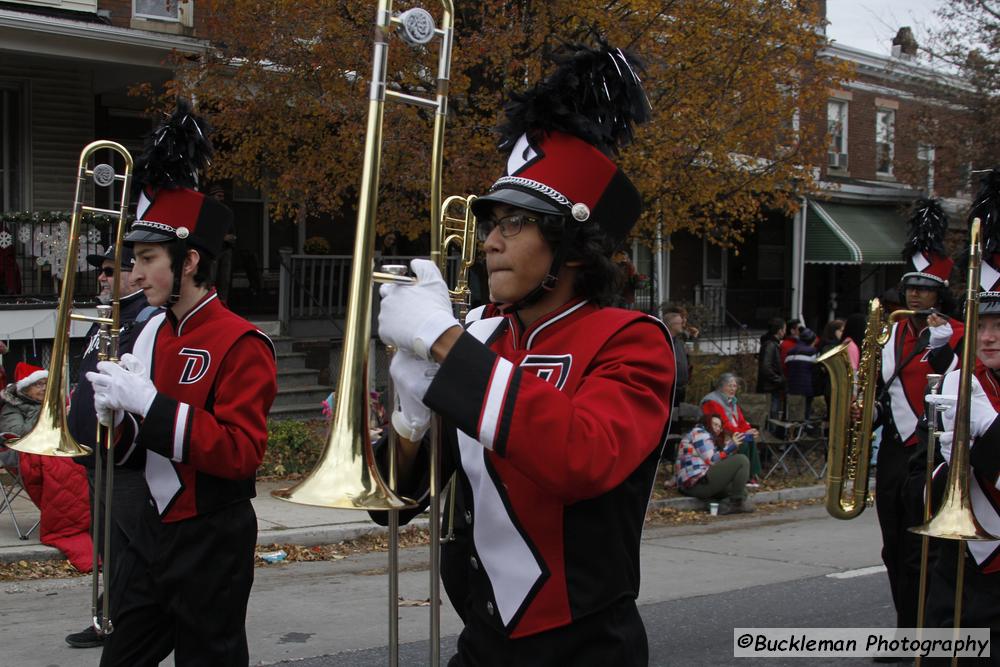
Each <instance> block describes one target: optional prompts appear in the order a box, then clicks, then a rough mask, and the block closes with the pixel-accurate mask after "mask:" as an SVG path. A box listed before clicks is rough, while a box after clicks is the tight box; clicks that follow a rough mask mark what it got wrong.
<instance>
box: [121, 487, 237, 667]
mask: <svg viewBox="0 0 1000 667" xmlns="http://www.w3.org/2000/svg"><path fill="white" fill-rule="evenodd" d="M256 542H257V517H256V515H255V514H254V511H253V507H252V506H251V505H250V501H249V500H243V501H240V502H238V503H236V504H234V505H230V506H228V507H223V508H222V509H219V510H216V511H215V512H212V513H210V514H207V515H204V516H198V517H195V518H192V519H187V520H185V521H178V522H176V523H161V522H160V520H159V517H158V516H157V515H156V512H155V510H154V508H153V507H149V510H148V511H147V512H146V514H145V515H144V516H143V521H142V523H141V527H140V531H139V534H138V535H137V538H136V540H135V541H134V542H133V543H132V544H131V545H130V546H129V549H128V551H127V553H126V555H125V559H124V560H123V562H122V571H121V576H120V577H119V578H118V580H117V581H116V582H115V583H116V584H117V585H120V586H122V588H123V590H121V591H120V600H121V607H120V610H119V612H118V618H114V619H113V620H114V623H115V629H114V632H113V633H112V634H111V635H110V636H109V637H108V639H107V641H106V642H105V644H104V654H103V655H102V656H101V667H119V666H120V667H125V666H128V667H145V666H147V665H148V666H150V667H155V666H156V665H158V664H159V663H160V661H161V660H163V659H164V658H166V657H167V656H168V655H169V654H170V651H174V661H175V664H176V665H178V667H192V666H196V665H197V666H201V665H203V666H204V667H230V666H231V667H237V666H238V667H246V665H247V664H248V663H249V661H250V658H249V650H248V648H247V636H246V611H247V600H248V599H249V597H250V588H251V586H252V585H253V563H254V545H255V544H256ZM116 593H117V591H116Z"/></svg>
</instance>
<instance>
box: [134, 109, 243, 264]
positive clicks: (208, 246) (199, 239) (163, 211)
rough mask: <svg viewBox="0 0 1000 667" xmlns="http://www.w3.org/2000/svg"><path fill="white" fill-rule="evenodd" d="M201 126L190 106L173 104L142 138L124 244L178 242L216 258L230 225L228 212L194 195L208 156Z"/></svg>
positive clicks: (214, 201) (212, 199)
mask: <svg viewBox="0 0 1000 667" xmlns="http://www.w3.org/2000/svg"><path fill="white" fill-rule="evenodd" d="M208 132H209V128H208V125H207V123H205V121H203V120H202V119H201V118H199V117H198V116H196V115H195V114H194V112H193V111H192V109H191V105H190V104H189V103H188V102H186V101H185V100H178V102H177V110H176V111H175V112H174V114H173V115H172V116H170V118H168V119H167V120H166V121H165V122H164V123H163V124H161V125H160V126H159V127H158V128H157V129H156V130H154V131H153V133H152V134H151V135H150V136H148V137H147V138H146V144H145V147H144V148H143V153H142V155H140V157H139V158H138V159H137V160H136V168H135V180H136V183H137V184H138V185H139V186H140V188H141V190H140V193H139V199H138V203H137V205H136V220H135V222H134V223H132V228H131V230H130V231H129V233H128V234H127V235H126V236H125V245H126V246H132V245H133V244H135V243H165V242H168V241H174V240H181V241H183V242H184V243H185V244H186V245H190V246H192V247H194V248H197V249H198V250H200V251H202V252H205V253H207V254H208V255H210V256H212V257H217V256H218V255H219V253H220V252H221V251H222V243H223V238H224V237H225V235H226V233H227V232H228V231H229V229H230V227H231V226H232V224H233V213H232V211H230V210H229V208H228V207H226V205H225V204H223V203H222V202H220V201H219V200H218V199H216V198H215V197H209V196H206V195H204V194H202V193H201V192H198V191H197V188H198V184H199V183H200V181H201V175H202V172H203V171H204V169H205V168H206V167H207V166H208V164H209V162H210V158H211V157H212V152H213V150H212V144H211V143H210V142H209V140H208Z"/></svg>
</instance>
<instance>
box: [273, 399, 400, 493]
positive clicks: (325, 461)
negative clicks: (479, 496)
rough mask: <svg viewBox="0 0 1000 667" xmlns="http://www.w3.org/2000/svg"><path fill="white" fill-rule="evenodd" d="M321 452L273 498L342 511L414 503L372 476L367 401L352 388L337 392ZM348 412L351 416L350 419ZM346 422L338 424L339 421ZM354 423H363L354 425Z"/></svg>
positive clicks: (375, 476) (277, 491)
mask: <svg viewBox="0 0 1000 667" xmlns="http://www.w3.org/2000/svg"><path fill="white" fill-rule="evenodd" d="M340 397H341V400H342V401H343V402H344V403H347V405H341V404H340V402H338V405H337V409H336V411H335V413H334V420H333V423H332V425H331V429H330V436H329V439H328V441H327V444H326V448H325V449H324V450H323V455H322V457H321V458H320V460H319V462H318V463H317V464H316V467H314V468H313V470H312V472H310V473H309V476H308V477H306V478H305V479H304V480H302V481H301V482H299V483H298V484H296V485H295V486H293V487H291V488H288V489H277V490H275V491H272V492H271V495H273V496H274V497H275V498H280V499H281V500H287V501H289V502H293V503H299V504H300V505H313V506H315V507H330V508H335V509H345V510H401V509H407V508H409V507H414V506H415V505H416V503H414V502H412V501H409V500H407V499H405V498H400V497H398V496H396V494H394V493H392V491H390V490H389V488H388V487H387V486H386V485H385V483H384V482H383V481H382V479H381V478H380V477H378V475H373V474H372V470H373V469H374V467H375V464H374V460H371V461H369V460H368V458H369V456H372V454H371V452H372V449H371V446H370V445H368V440H369V439H370V437H371V436H370V434H369V432H368V419H367V417H368V410H367V407H368V406H367V404H362V403H361V401H360V400H357V399H359V398H360V399H361V400H364V401H367V400H368V397H367V395H365V396H361V395H360V393H359V392H357V391H354V392H351V393H349V394H344V393H340ZM352 415H354V416H355V417H354V418H353V419H352V418H351V417H352ZM344 421H348V422H349V423H348V424H346V425H344V426H342V425H341V422H344ZM357 425H363V427H361V428H358V427H357Z"/></svg>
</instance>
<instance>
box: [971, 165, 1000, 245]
mask: <svg viewBox="0 0 1000 667" xmlns="http://www.w3.org/2000/svg"><path fill="white" fill-rule="evenodd" d="M973 218H979V223H980V225H981V226H980V229H981V230H982V232H981V233H982V239H983V256H984V257H992V255H993V253H995V252H1000V169H991V170H990V171H988V172H987V173H985V174H983V177H982V179H981V180H980V184H979V192H977V193H976V198H975V199H973V200H972V208H971V209H969V222H970V223H971V222H972V219H973Z"/></svg>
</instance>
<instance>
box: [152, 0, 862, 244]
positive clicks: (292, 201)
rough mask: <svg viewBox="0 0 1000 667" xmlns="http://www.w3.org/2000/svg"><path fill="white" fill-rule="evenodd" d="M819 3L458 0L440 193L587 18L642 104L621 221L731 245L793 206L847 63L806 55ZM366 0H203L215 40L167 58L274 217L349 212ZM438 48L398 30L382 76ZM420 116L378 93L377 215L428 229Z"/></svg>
mask: <svg viewBox="0 0 1000 667" xmlns="http://www.w3.org/2000/svg"><path fill="white" fill-rule="evenodd" d="M815 4H816V3H813V2H809V1H808V0H803V1H802V2H790V1H789V0H753V1H750V2H747V1H745V0H711V1H705V0H632V1H629V2H625V1H620V0H605V1H604V2H598V3H589V2H583V3H581V2H578V1H575V2H570V1H568V0H550V1H548V2H544V3H538V2H527V1H524V0H521V1H519V2H510V1H509V0H508V1H497V0H482V1H479V2H476V3H463V2H458V3H456V5H457V6H456V36H455V48H454V53H453V59H452V81H451V90H450V99H449V114H450V115H449V118H448V132H447V143H446V151H445V160H446V162H445V182H444V190H445V193H446V194H450V193H476V192H482V191H483V190H484V189H485V188H486V187H488V185H489V184H490V183H491V179H492V177H493V176H494V175H495V174H496V172H497V168H498V165H499V164H500V162H501V160H502V159H504V158H503V156H501V155H500V153H498V152H497V151H496V146H495V144H496V137H495V135H494V134H493V132H492V129H493V127H495V126H496V125H497V123H498V122H499V121H500V119H501V115H502V105H503V103H504V101H505V100H506V98H507V96H508V95H509V93H510V92H511V91H512V90H518V89H521V88H523V87H524V82H526V81H532V80H537V79H538V78H540V72H541V70H542V68H543V67H545V65H546V62H545V61H546V59H545V58H544V56H545V55H546V54H548V53H551V52H552V51H553V50H555V49H557V48H558V47H559V46H560V44H563V43H566V42H590V41H593V39H594V36H595V35H598V34H599V35H602V36H604V37H606V38H607V40H608V41H609V42H610V43H611V44H614V45H616V46H620V47H622V48H625V47H627V48H629V49H631V50H633V51H634V52H636V53H638V54H640V56H642V58H643V59H644V60H645V63H646V68H645V71H644V72H643V73H642V74H641V76H642V77H643V81H644V84H645V86H646V91H647V94H648V96H649V99H650V102H651V105H652V110H653V118H652V120H651V122H649V123H648V124H646V125H645V126H643V127H641V128H639V129H638V131H637V133H636V141H635V143H634V144H633V145H632V146H630V147H629V149H628V150H627V151H626V152H624V153H623V155H622V156H621V158H620V159H619V162H620V164H621V166H622V168H623V169H624V170H625V171H626V173H628V174H629V175H630V177H631V178H632V180H633V181H634V182H635V184H636V186H637V187H638V188H639V191H640V192H642V193H643V195H644V196H645V198H646V202H645V203H646V212H645V214H644V216H643V219H642V220H641V221H640V223H639V225H637V227H636V230H635V234H636V235H637V236H638V237H640V238H651V237H652V233H653V232H654V231H655V230H657V229H660V230H661V231H662V232H663V233H664V234H666V233H670V232H674V231H678V230H687V231H691V232H694V233H697V234H702V235H707V236H709V237H710V238H711V239H713V240H714V241H715V242H717V243H720V244H724V245H738V244H739V243H740V242H741V241H742V239H743V238H744V235H745V234H746V233H747V232H748V231H749V230H750V229H752V227H753V225H754V224H756V223H757V222H758V221H760V220H761V219H762V218H763V213H764V211H765V210H766V209H779V210H784V211H787V212H791V211H793V210H794V209H795V207H796V206H797V203H796V202H797V201H798V198H799V196H800V195H801V194H802V193H803V192H804V191H808V190H809V189H810V188H811V186H812V178H813V177H812V171H811V169H810V168H809V166H810V165H813V164H816V163H818V160H819V157H821V156H822V154H823V151H824V146H825V137H824V135H823V131H822V127H821V126H820V124H815V125H812V126H810V125H807V124H806V123H802V124H799V122H798V118H799V116H800V114H801V116H802V117H803V118H805V117H818V116H817V114H818V113H819V110H821V109H823V108H824V106H823V105H824V104H825V99H826V91H827V88H828V87H829V86H830V85H832V84H833V82H834V81H837V80H839V79H842V78H845V77H846V76H848V75H849V73H848V72H847V71H846V70H845V69H844V65H842V64H838V63H835V62H832V61H830V60H828V59H824V58H823V57H822V56H821V54H820V50H821V48H822V46H823V44H824V38H823V36H822V35H821V34H820V33H819V32H817V29H816V28H817V26H818V25H819V22H820V21H821V20H822V17H821V16H819V15H818V14H816V13H814V12H815ZM405 8H406V7H400V8H398V9H405ZM431 10H432V11H433V10H434V8H433V7H431ZM374 11H375V4H374V3H372V2H361V1H360V0H335V1H332V2H331V1H330V0H268V1H267V2H264V1H263V0H226V1H225V2H222V1H220V0H213V1H212V3H211V10H210V14H211V18H210V20H209V21H208V31H207V34H206V35H203V36H205V37H207V38H208V39H210V40H211V41H212V42H213V43H214V44H215V46H216V48H215V49H214V50H213V51H212V52H211V53H210V54H209V55H207V56H205V57H203V58H201V59H199V60H186V59H178V61H177V63H176V67H177V70H176V71H177V76H176V78H175V79H174V80H173V81H172V82H171V84H170V86H169V89H168V91H167V93H168V95H169V96H172V95H176V94H184V95H193V96H195V97H196V99H198V101H199V104H200V107H201V111H202V113H203V114H205V115H206V116H207V117H208V118H209V120H210V121H211V122H212V124H213V125H214V126H215V128H216V135H215V136H216V139H215V140H216V143H217V148H218V152H219V155H218V158H217V160H216V162H215V165H214V167H213V172H212V176H213V177H215V178H235V179H239V180H242V181H245V182H248V183H250V184H253V185H257V186H260V187H262V188H263V189H264V190H265V191H266V192H267V194H268V197H269V201H270V202H271V205H272V206H273V208H274V209H275V212H276V214H278V215H288V214H294V213H299V214H300V215H301V214H302V212H303V210H304V211H305V212H306V213H308V214H309V215H317V214H328V215H332V216H333V217H334V218H335V219H337V220H341V219H342V220H343V222H344V223H345V224H353V212H352V211H353V206H354V202H355V200H356V197H357V194H356V189H357V185H358V179H359V176H358V175H359V173H360V162H361V155H362V147H363V144H364V133H365V120H366V110H367V87H368V81H367V79H368V77H369V76H370V71H371V62H370V57H371V55H370V54H371V37H370V35H371V32H372V17H373V13H374ZM434 57H435V53H434V50H433V49H416V50H414V49H411V48H409V47H407V46H406V45H404V44H403V43H402V42H401V41H398V40H395V39H394V40H393V45H392V48H391V49H390V58H389V66H388V72H389V73H390V74H389V85H391V86H393V87H394V88H396V89H398V90H401V91H403V92H408V93H414V94H421V93H423V94H427V93H428V91H433V75H434V72H435V67H434ZM431 122H432V120H431V118H430V117H429V113H428V112H427V111H425V110H422V109H417V108H410V107H401V106H393V105H391V104H390V105H387V108H386V114H385V125H384V128H385V129H384V150H383V169H382V175H381V194H380V205H379V221H380V228H381V229H382V230H388V229H397V230H401V231H402V232H403V233H405V234H407V235H409V236H411V237H413V236H416V235H418V234H419V233H420V232H422V231H424V230H426V229H427V228H428V225H429V222H428V204H427V193H428V191H429V184H428V181H429V177H428V169H427V165H428V164H429V159H430V157H429V152H430V145H429V144H430V142H429V137H430V133H431ZM811 127H816V128H818V129H816V130H815V131H813V130H811V129H810V128H811Z"/></svg>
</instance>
